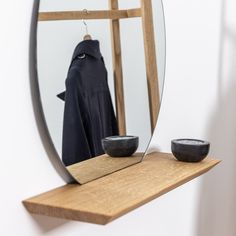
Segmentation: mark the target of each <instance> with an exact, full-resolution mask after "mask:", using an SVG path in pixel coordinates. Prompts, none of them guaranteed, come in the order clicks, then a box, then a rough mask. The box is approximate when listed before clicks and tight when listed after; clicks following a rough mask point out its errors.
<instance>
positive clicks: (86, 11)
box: [82, 9, 89, 34]
mask: <svg viewBox="0 0 236 236" xmlns="http://www.w3.org/2000/svg"><path fill="white" fill-rule="evenodd" d="M83 12H85V13H86V14H89V11H88V10H87V9H84V10H83ZM82 21H83V24H84V26H85V29H86V34H88V25H87V23H86V22H85V20H84V19H82Z"/></svg>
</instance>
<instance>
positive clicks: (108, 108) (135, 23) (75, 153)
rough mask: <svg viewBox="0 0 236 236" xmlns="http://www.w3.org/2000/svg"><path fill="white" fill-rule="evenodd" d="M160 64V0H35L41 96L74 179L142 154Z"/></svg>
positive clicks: (154, 112)
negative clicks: (37, 5)
mask: <svg viewBox="0 0 236 236" xmlns="http://www.w3.org/2000/svg"><path fill="white" fill-rule="evenodd" d="M157 68H158V70H157ZM164 69H165V28H164V16H163V9H162V2H161V0H158V1H151V0H141V1H140V0H133V1H128V2H127V1H124V0H119V1H118V0H103V1H99V2H98V1H94V0H80V1H68V0H60V1H56V2H55V1H53V0H41V1H40V7H39V15H38V29H37V70H38V82H39V89H40V96H41V98H40V99H41V103H42V107H43V111H44V117H45V121H46V127H47V129H48V131H49V133H50V136H51V139H52V141H53V144H54V147H55V149H56V151H57V153H58V158H60V159H61V161H62V162H63V164H64V165H65V168H66V169H67V170H68V171H69V172H70V173H71V175H72V176H73V178H74V179H75V180H76V181H78V182H79V183H81V184H83V183H86V182H89V181H91V180H94V179H96V178H99V177H102V176H104V175H107V174H110V173H112V172H114V171H117V170H120V169H123V168H125V167H128V166H130V165H133V164H136V163H139V162H140V161H141V160H142V157H143V155H144V153H145V150H146V148H147V146H148V143H149V141H150V138H151V135H152V132H153V130H154V128H155V125H156V121H157V117H158V112H159V107H160V101H161V96H160V95H161V94H162V87H163V83H164Z"/></svg>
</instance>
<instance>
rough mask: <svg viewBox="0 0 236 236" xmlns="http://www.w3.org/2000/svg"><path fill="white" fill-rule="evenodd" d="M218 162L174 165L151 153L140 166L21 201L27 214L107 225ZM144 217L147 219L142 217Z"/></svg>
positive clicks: (165, 156) (169, 159)
mask: <svg viewBox="0 0 236 236" xmlns="http://www.w3.org/2000/svg"><path fill="white" fill-rule="evenodd" d="M219 162H220V161H219V160H215V159H211V158H207V159H205V160H204V161H202V162H199V163H184V162H179V161H176V160H175V159H174V158H173V156H172V154H166V153H152V154H149V155H147V156H146V158H145V159H144V161H143V162H141V163H139V164H137V165H133V166H131V167H129V168H126V169H123V170H121V171H118V172H115V173H113V174H111V175H107V176H105V177H103V178H100V179H97V180H95V181H92V182H89V183H87V184H84V185H76V184H68V185H65V186H62V187H59V188H56V189H53V190H51V191H49V192H46V193H43V194H41V195H38V196H36V197H33V198H30V199H28V200H25V201H23V204H24V205H25V207H26V208H27V209H28V211H29V212H31V213H35V214H41V215H47V216H53V217H59V218H64V219H68V220H78V221H84V222H90V223H96V224H107V223H108V222H110V221H112V220H114V219H116V218H118V217H120V216H122V215H124V214H126V213H127V212H130V211H132V210H133V209H135V208H137V207H139V206H141V205H143V204H145V203H147V202H149V201H151V200H153V199H155V198H157V197H159V196H161V195H163V194H164V193H167V192H169V191H170V190H172V189H174V188H176V187H178V186H180V185H182V184H184V183H186V182H187V181H190V180H191V179H194V178H195V177H197V176H199V175H201V174H203V173H205V172H207V171H208V170H209V169H211V168H212V167H213V166H215V165H216V164H218V163H219ZM146 217H148V216H146Z"/></svg>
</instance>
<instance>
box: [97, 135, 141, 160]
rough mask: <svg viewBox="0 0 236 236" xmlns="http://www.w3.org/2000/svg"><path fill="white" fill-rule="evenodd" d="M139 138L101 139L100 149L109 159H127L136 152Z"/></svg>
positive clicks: (113, 137) (114, 137) (111, 137)
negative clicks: (101, 148)
mask: <svg viewBox="0 0 236 236" xmlns="http://www.w3.org/2000/svg"><path fill="white" fill-rule="evenodd" d="M138 145H139V138H138V137H137V136H110V137H106V138H104V139H102V147H103V150H104V152H105V153H106V154H108V155H109V156H111V157H129V156H132V155H133V154H134V153H135V151H136V150H137V148H138Z"/></svg>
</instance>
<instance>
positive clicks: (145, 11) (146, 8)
mask: <svg viewBox="0 0 236 236" xmlns="http://www.w3.org/2000/svg"><path fill="white" fill-rule="evenodd" d="M140 1H141V14H142V23H143V37H144V49H145V60H146V73H147V83H148V94H149V108H150V118H151V129H152V132H153V131H154V129H155V125H156V122H157V117H158V113H159V109H160V94H159V84H158V73H157V62H156V49H155V37H154V26H153V15H152V1H151V0H140Z"/></svg>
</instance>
